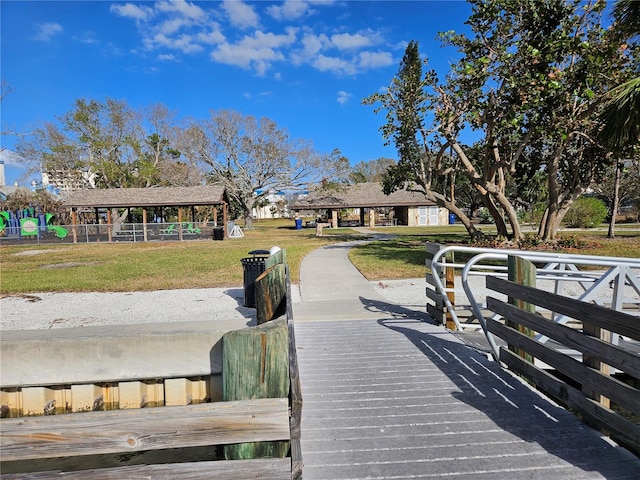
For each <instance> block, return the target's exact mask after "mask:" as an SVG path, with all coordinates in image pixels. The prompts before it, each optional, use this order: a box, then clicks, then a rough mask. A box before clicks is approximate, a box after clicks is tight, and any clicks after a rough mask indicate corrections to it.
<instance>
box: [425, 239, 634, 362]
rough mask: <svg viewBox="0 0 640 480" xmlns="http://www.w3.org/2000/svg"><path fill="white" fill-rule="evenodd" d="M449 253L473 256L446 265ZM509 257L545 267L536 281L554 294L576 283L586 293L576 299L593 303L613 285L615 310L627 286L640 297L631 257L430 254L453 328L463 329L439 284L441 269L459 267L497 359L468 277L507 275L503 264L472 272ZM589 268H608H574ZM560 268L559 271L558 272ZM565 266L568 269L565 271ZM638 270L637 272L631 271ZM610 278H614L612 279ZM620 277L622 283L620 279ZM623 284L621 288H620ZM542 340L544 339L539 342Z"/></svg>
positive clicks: (461, 248) (514, 252) (488, 251)
mask: <svg viewBox="0 0 640 480" xmlns="http://www.w3.org/2000/svg"><path fill="white" fill-rule="evenodd" d="M448 252H459V253H473V254H475V255H474V256H473V257H472V258H471V259H470V260H469V261H467V262H466V263H464V264H461V263H454V262H447V261H446V260H444V261H443V260H441V259H442V258H445V259H446V257H445V255H446V254H447V253H448ZM509 255H517V256H520V257H522V258H525V259H527V260H529V261H531V262H534V263H543V264H544V266H543V267H542V268H540V269H538V270H537V272H536V278H537V279H540V280H550V281H554V282H556V284H555V285H556V293H558V292H557V289H558V284H559V283H561V282H569V281H570V282H577V283H579V284H580V285H581V286H582V288H583V289H584V290H585V293H584V294H582V295H581V296H580V297H579V300H585V301H586V300H593V296H594V293H595V292H596V291H597V290H598V289H599V288H600V287H601V286H602V285H603V284H605V283H606V284H607V285H608V284H609V283H613V290H614V293H613V300H612V308H614V309H615V310H621V309H622V305H623V303H624V287H625V286H626V285H627V284H628V285H630V286H631V287H632V288H633V289H634V290H635V291H636V293H638V294H639V295H640V260H638V259H632V258H621V257H599V256H594V255H574V254H558V253H545V252H531V251H525V250H509V249H506V250H500V251H499V252H497V251H496V249H483V248H478V247H464V246H449V247H445V248H443V249H441V250H439V251H438V252H437V253H435V254H434V255H433V258H432V260H431V268H432V273H433V279H434V283H435V284H436V288H437V289H438V292H439V293H440V295H441V296H442V298H443V302H444V304H445V307H446V309H447V311H448V312H449V314H450V316H451V319H452V320H453V322H454V324H455V325H456V328H457V329H459V330H461V329H462V326H461V324H460V320H459V319H458V316H457V314H456V312H455V308H454V307H453V304H452V303H451V301H450V299H449V297H448V295H446V289H445V287H444V285H443V284H442V280H441V278H442V276H443V273H444V272H443V270H442V269H443V268H458V269H462V274H461V281H462V287H463V290H464V292H465V294H466V296H467V298H468V300H469V303H470V305H471V309H472V311H473V314H474V315H475V316H476V318H477V319H478V322H479V323H480V327H481V328H482V330H483V332H484V334H485V336H486V338H487V340H488V342H489V345H490V347H491V349H492V352H493V355H494V356H495V357H496V359H497V353H498V351H497V346H496V343H495V340H494V339H493V336H492V335H491V334H490V333H489V332H488V331H487V326H486V319H485V318H484V315H483V314H482V311H481V309H480V306H479V304H478V302H477V301H476V298H475V295H474V292H473V290H472V288H471V287H470V285H469V282H468V278H469V276H470V275H482V276H488V275H495V276H500V277H505V276H506V271H507V268H506V266H503V265H486V264H483V265H481V266H480V267H479V268H481V269H482V270H481V271H478V270H475V271H474V270H473V268H474V267H477V265H478V263H479V262H481V261H483V260H500V261H506V259H507V258H508V256H509ZM578 265H581V266H592V267H607V270H606V272H604V273H603V272H585V271H580V270H577V266H578ZM558 267H563V268H562V269H557V268H558ZM565 267H568V268H570V270H566V269H564V268H565ZM635 269H638V273H635V272H634V270H635ZM611 277H613V278H611ZM621 277H622V280H621ZM620 283H622V285H620ZM586 284H590V285H591V286H590V288H587V285H586ZM565 318H566V317H565V316H558V317H554V318H553V319H554V321H556V322H557V323H563V322H566V320H565ZM541 340H542V341H544V339H543V338H542V339H541Z"/></svg>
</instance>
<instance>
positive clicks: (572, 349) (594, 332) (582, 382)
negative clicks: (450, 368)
mask: <svg viewBox="0 0 640 480" xmlns="http://www.w3.org/2000/svg"><path fill="white" fill-rule="evenodd" d="M487 288H489V289H490V290H493V291H495V292H498V293H501V294H504V295H507V296H508V298H509V300H510V302H509V303H506V302H504V301H502V300H498V299H496V298H494V297H488V298H487V307H488V309H489V310H491V311H493V312H495V313H497V314H498V315H499V316H500V317H502V318H504V319H505V320H506V321H507V323H508V325H503V324H502V323H501V322H500V321H498V320H497V319H487V330H488V331H489V333H490V334H492V335H495V336H498V337H500V338H502V339H503V340H505V341H506V342H507V343H508V344H509V349H507V348H504V347H503V348H501V349H500V354H499V357H500V361H501V362H503V363H504V364H505V365H506V366H508V367H509V368H510V369H512V370H513V371H515V372H517V373H518V374H520V375H523V376H525V377H526V378H527V379H529V380H530V381H532V382H533V383H534V384H535V385H536V387H537V388H539V389H540V390H542V391H544V392H545V393H547V394H548V395H551V396H552V397H554V398H555V399H556V400H558V401H560V402H561V403H563V404H565V405H567V406H568V407H569V408H572V409H574V410H576V411H578V412H579V413H580V414H582V415H583V418H585V420H587V421H588V423H590V424H592V425H593V426H595V427H596V428H598V429H600V430H601V431H603V432H606V433H609V434H611V435H612V436H613V437H614V438H616V439H617V440H619V441H621V442H622V443H623V444H624V445H625V446H628V447H629V448H631V449H633V450H634V451H636V452H640V425H639V424H638V422H637V420H633V418H635V419H637V418H638V416H640V390H639V389H638V388H637V387H636V386H634V385H633V384H632V383H631V382H625V381H622V380H621V379H619V378H616V377H614V376H612V375H609V374H608V368H609V367H613V368H614V369H616V370H617V372H618V373H620V374H622V375H625V376H628V377H632V378H634V379H636V382H637V380H639V379H640V355H638V354H637V352H633V351H630V350H628V349H626V348H624V347H622V346H618V345H613V344H612V343H610V342H608V341H607V340H606V339H604V338H600V337H599V336H598V335H599V332H600V331H607V332H613V333H617V334H619V335H624V336H625V337H627V338H629V339H631V340H636V341H637V340H640V322H638V318H637V317H634V316H631V315H627V314H625V313H622V312H619V311H615V310H611V309H609V308H605V307H601V306H598V305H594V304H590V303H586V302H583V301H580V300H576V299H572V298H567V297H563V296H560V295H557V294H554V293H550V292H546V291H543V290H539V289H536V288H533V287H528V286H524V285H520V284H518V283H515V282H511V281H508V280H505V279H501V278H496V277H487ZM517 301H519V302H525V303H527V304H529V305H534V306H536V307H539V308H541V309H544V310H550V311H554V312H558V313H560V314H563V315H566V316H567V317H571V318H573V319H575V320H577V321H578V322H581V323H582V325H583V329H582V330H578V329H575V328H570V327H567V326H565V325H561V324H557V323H555V322H553V321H551V320H549V319H547V318H545V317H543V316H542V315H540V314H538V313H534V312H530V311H526V310H524V309H522V308H519V307H517V306H515V303H516V302H517ZM510 325H514V326H510ZM519 330H520V331H519ZM522 330H527V331H529V330H530V331H534V332H536V333H539V334H542V335H544V336H546V337H548V338H549V339H551V340H553V341H555V342H557V343H559V344H560V347H559V348H558V346H557V345H555V346H554V344H553V343H541V342H540V341H537V340H536V339H535V338H532V337H531V336H530V335H527V334H525V333H522ZM513 350H516V351H517V352H518V353H515V352H514V351H513ZM531 357H533V359H535V360H531ZM528 358H529V359H528ZM594 365H604V366H605V368H602V369H601V370H598V368H597V367H594ZM542 366H544V367H545V368H547V369H548V368H549V367H551V368H552V369H553V370H555V371H557V372H558V375H557V376H555V375H553V374H552V373H551V372H549V371H547V370H546V369H545V368H543V367H542ZM564 379H567V380H566V381H565V380H564ZM636 384H637V383H636ZM601 398H602V399H603V400H605V403H604V404H601V403H599V402H598V401H597V400H598V399H601ZM609 401H610V402H611V403H613V404H614V405H616V406H617V407H619V408H621V409H623V410H626V411H627V412H628V413H626V414H621V413H618V412H617V411H614V410H612V409H610V408H609V407H608V402H609Z"/></svg>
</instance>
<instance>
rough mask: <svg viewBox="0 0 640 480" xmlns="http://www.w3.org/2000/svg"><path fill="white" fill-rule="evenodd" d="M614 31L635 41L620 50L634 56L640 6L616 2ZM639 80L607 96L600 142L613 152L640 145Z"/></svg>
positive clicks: (633, 0)
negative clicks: (639, 143)
mask: <svg viewBox="0 0 640 480" xmlns="http://www.w3.org/2000/svg"><path fill="white" fill-rule="evenodd" d="M613 18H614V20H615V23H614V28H615V29H616V30H617V31H618V32H619V33H620V35H621V37H622V38H628V39H629V40H631V41H633V40H634V39H635V40H636V42H635V43H632V45H627V44H626V43H623V44H622V45H621V48H622V49H623V50H628V51H630V52H631V54H633V52H634V50H637V49H638V48H639V46H638V44H637V39H638V37H639V36H640V2H638V1H636V0H617V1H616V3H615V5H614V8H613ZM635 73H636V76H635V77H634V78H632V79H630V80H628V81H626V82H624V83H623V84H621V85H618V86H617V87H615V88H613V89H612V90H611V91H610V92H609V95H608V104H607V107H606V108H605V110H604V112H603V113H602V116H601V119H602V121H603V123H604V128H603V129H602V132H601V133H600V140H601V141H602V142H603V143H604V144H605V145H607V146H609V147H610V148H614V149H617V150H624V149H625V148H626V147H627V146H628V145H629V144H637V143H638V137H639V136H640V76H638V71H637V69H636V72H635Z"/></svg>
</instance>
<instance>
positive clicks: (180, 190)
mask: <svg viewBox="0 0 640 480" xmlns="http://www.w3.org/2000/svg"><path fill="white" fill-rule="evenodd" d="M63 205H64V206H65V207H67V208H69V209H70V210H71V219H72V229H73V232H74V241H75V226H76V224H77V213H78V211H83V212H87V211H93V212H94V214H95V218H96V223H99V216H100V213H101V212H103V211H105V210H106V216H107V224H108V225H112V218H111V209H131V208H141V209H142V224H141V227H142V231H143V234H144V239H145V241H146V239H147V225H148V218H147V217H148V213H147V212H148V210H150V209H153V210H154V211H155V210H157V209H159V210H160V212H162V209H163V208H168V207H177V209H178V224H179V225H180V226H181V225H182V222H183V221H187V220H188V217H187V216H185V212H184V210H185V209H187V211H188V212H189V211H190V215H189V216H190V218H191V221H192V222H193V221H195V214H194V208H195V207H197V206H221V207H222V212H223V213H222V216H223V218H222V225H226V224H227V212H228V205H229V200H228V198H227V194H226V190H225V188H224V187H223V186H221V185H210V186H195V187H150V188H105V189H96V188H89V189H82V190H74V191H72V192H66V193H64V194H63ZM160 216H161V217H162V214H160ZM217 220H218V219H217V210H214V224H216V225H217ZM179 230H180V229H179ZM224 230H225V232H224V233H225V234H226V233H227V232H226V229H224ZM180 233H181V230H180ZM110 234H111V231H110ZM109 240H111V238H110V239H109Z"/></svg>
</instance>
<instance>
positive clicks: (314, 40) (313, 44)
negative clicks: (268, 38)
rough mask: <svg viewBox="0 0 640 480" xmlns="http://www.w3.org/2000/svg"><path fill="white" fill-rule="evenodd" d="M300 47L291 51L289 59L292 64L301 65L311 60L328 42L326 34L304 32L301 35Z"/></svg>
mask: <svg viewBox="0 0 640 480" xmlns="http://www.w3.org/2000/svg"><path fill="white" fill-rule="evenodd" d="M301 43H302V48H300V49H297V50H295V51H294V52H292V53H291V60H292V61H293V63H294V65H301V64H303V63H307V62H309V61H310V60H312V59H313V58H314V57H315V56H316V55H318V54H319V53H320V52H321V51H322V50H323V49H324V48H326V46H327V45H328V44H329V43H330V42H329V39H328V38H327V36H326V35H315V34H313V33H309V32H307V33H305V35H304V36H303V37H302V42H301Z"/></svg>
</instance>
